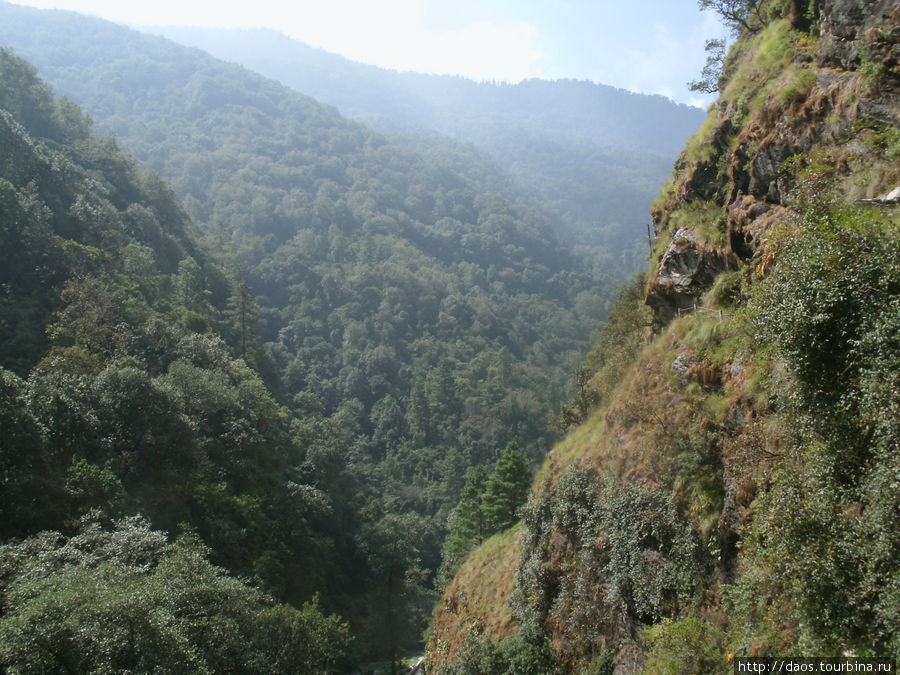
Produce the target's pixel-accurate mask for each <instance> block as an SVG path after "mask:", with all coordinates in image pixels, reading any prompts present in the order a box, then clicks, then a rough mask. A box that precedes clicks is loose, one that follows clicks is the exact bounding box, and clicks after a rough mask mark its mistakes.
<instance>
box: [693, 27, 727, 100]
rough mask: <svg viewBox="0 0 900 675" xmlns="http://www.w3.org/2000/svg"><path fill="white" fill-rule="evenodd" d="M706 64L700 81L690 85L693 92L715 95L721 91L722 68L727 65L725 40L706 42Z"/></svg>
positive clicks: (694, 81) (716, 39)
mask: <svg viewBox="0 0 900 675" xmlns="http://www.w3.org/2000/svg"><path fill="white" fill-rule="evenodd" d="M704 50H705V51H706V64H705V65H704V66H703V71H702V72H701V73H700V78H701V79H699V80H693V81H692V82H689V83H688V89H690V90H691V91H700V92H703V93H704V94H714V93H716V92H717V91H719V78H720V77H721V76H722V68H723V66H724V65H725V40H722V39H718V38H713V39H711V40H707V41H706V45H705V46H704Z"/></svg>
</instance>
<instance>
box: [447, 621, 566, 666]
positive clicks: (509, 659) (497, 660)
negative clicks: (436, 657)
mask: <svg viewBox="0 0 900 675" xmlns="http://www.w3.org/2000/svg"><path fill="white" fill-rule="evenodd" d="M435 672H436V673H437V674H438V675H494V673H499V674H501V675H551V674H552V673H557V672H561V671H560V669H559V666H558V664H557V663H556V662H555V660H554V657H553V649H552V647H551V646H550V644H549V642H548V641H547V637H546V636H545V635H544V633H543V632H542V631H541V630H540V628H538V627H537V626H534V625H533V624H525V625H523V626H522V627H521V628H520V629H519V630H518V631H517V632H516V633H515V634H513V635H511V636H509V637H507V638H504V639H502V640H492V639H491V638H487V637H486V638H479V637H478V636H477V635H474V634H472V633H470V634H469V638H468V641H467V643H466V645H465V646H464V647H463V649H462V651H461V653H460V655H459V658H458V659H457V660H456V661H454V662H453V663H451V664H446V663H439V664H438V667H437V670H436V671H435Z"/></svg>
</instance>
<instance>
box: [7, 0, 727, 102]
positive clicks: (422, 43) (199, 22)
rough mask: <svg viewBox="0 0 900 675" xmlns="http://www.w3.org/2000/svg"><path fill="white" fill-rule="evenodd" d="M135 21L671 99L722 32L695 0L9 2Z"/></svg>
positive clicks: (388, 62)
mask: <svg viewBox="0 0 900 675" xmlns="http://www.w3.org/2000/svg"><path fill="white" fill-rule="evenodd" d="M15 1H16V2H17V3H18V4H24V5H30V6H32V7H42V8H49V7H56V8H61V9H71V10H75V11H79V12H84V13H91V14H96V15H98V16H101V17H103V18H107V19H111V20H113V21H118V22H121V23H128V24H132V25H139V26H206V27H221V28H254V27H268V28H274V29H276V30H279V31H281V32H282V33H285V34H287V35H289V36H291V37H293V38H295V39H297V40H300V41H301V42H305V43H307V44H309V45H312V46H313V47H321V48H323V49H325V50H327V51H330V52H334V53H337V54H341V55H343V56H346V57H348V58H350V59H353V60H355V61H361V62H363V63H371V64H375V65H378V66H382V67H385V68H394V69H397V70H414V71H420V72H429V73H451V74H459V75H463V76H465V77H469V78H472V79H475V80H497V81H507V82H518V81H520V80H522V79H524V78H529V77H541V78H546V79H557V78H574V79H581V80H593V81H595V82H600V83H602V84H610V85H613V86H616V87H622V88H624V89H629V90H631V91H636V92H643V93H648V94H663V95H665V96H668V97H670V98H672V99H674V100H676V101H679V102H681V103H693V104H695V105H697V104H702V103H705V102H708V100H709V99H708V98H707V99H701V98H699V97H698V96H697V95H696V94H694V93H692V92H690V91H688V89H687V86H686V84H685V83H686V82H687V81H689V80H691V79H694V78H696V77H697V76H698V75H699V73H700V70H701V69H702V67H703V63H704V61H705V54H704V51H703V46H704V43H705V41H706V40H707V39H708V38H710V37H717V36H720V35H722V33H723V31H722V28H721V26H720V25H719V23H718V22H717V21H716V19H715V17H714V16H712V15H709V14H704V13H701V12H700V11H699V10H698V9H697V3H696V2H695V1H694V0H293V1H291V0H253V1H252V2H246V1H243V2H237V1H234V0H150V1H144V0H15Z"/></svg>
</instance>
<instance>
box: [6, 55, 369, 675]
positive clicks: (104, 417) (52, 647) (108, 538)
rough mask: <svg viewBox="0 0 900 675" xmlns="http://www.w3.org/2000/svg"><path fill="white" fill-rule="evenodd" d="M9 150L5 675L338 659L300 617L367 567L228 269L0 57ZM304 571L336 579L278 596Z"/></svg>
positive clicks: (84, 123) (63, 109) (25, 72)
mask: <svg viewBox="0 0 900 675" xmlns="http://www.w3.org/2000/svg"><path fill="white" fill-rule="evenodd" d="M0 140H2V148H3V151H2V157H0V225H2V229H0V233H2V239H0V242H2V252H3V256H4V265H3V267H2V269H0V292H2V298H0V302H2V305H0V310H2V313H0V339H2V348H0V539H2V542H3V545H0V667H2V668H3V669H4V672H11V673H14V672H59V671H61V670H66V671H69V672H89V671H91V672H95V671H98V670H113V671H121V670H139V671H150V670H154V669H156V668H162V669H166V670H171V671H179V670H183V669H186V668H188V669H190V670H192V671H194V672H211V671H225V670H229V671H234V670H241V671H246V672H274V671H289V670H307V671H319V672H322V671H328V670H330V669H331V668H332V667H335V666H337V665H339V664H342V663H346V662H347V659H348V656H349V654H350V651H349V645H350V641H349V631H348V627H347V626H346V624H344V623H343V622H342V621H341V620H340V619H338V618H336V617H326V616H325V615H324V614H323V613H322V611H321V610H320V609H319V608H318V606H317V605H316V604H315V603H314V602H313V603H311V604H304V602H305V601H307V600H310V599H311V591H312V590H322V591H323V592H324V591H327V590H328V589H329V587H330V586H331V587H336V586H337V584H338V583H340V584H341V585H343V584H344V583H346V582H345V581H344V580H343V579H340V578H339V577H340V575H341V570H344V571H345V573H346V571H347V569H348V566H347V565H346V564H343V563H342V562H341V557H340V556H339V555H338V554H339V552H340V549H341V548H345V549H349V550H359V545H358V544H356V543H351V540H349V539H344V540H338V541H335V540H334V539H332V537H333V536H334V535H332V533H331V532H332V530H333V529H334V526H333V525H331V524H330V523H329V520H328V518H326V514H327V515H328V516H332V514H333V512H335V511H337V512H338V513H340V508H341V507H340V504H341V501H339V500H338V499H336V497H337V496H339V495H340V496H341V497H343V494H344V493H345V492H346V489H345V487H344V486H341V487H340V488H338V487H336V486H335V487H332V488H331V489H329V487H328V486H327V485H326V484H325V482H324V481H321V480H316V479H315V477H314V476H313V475H312V474H311V473H309V471H314V468H313V467H314V466H321V465H322V464H324V462H321V461H320V462H318V463H317V462H316V460H315V459H314V457H313V456H312V455H313V454H314V453H312V452H311V451H310V449H309V444H308V443H302V442H301V441H300V440H299V437H300V434H301V430H302V429H303V428H306V427H309V426H311V425H314V424H315V420H311V419H308V418H304V417H301V416H299V415H295V414H294V413H292V412H291V411H290V410H288V409H286V408H282V407H281V406H279V405H278V404H277V403H276V402H275V400H274V399H273V398H272V396H271V394H270V393H269V392H268V391H267V390H266V388H265V386H264V384H263V383H262V381H261V380H260V378H259V376H258V375H257V374H256V373H255V372H254V371H253V370H252V369H251V368H249V367H248V366H247V364H246V363H245V361H243V360H241V359H239V358H236V356H235V354H236V352H237V351H238V346H239V344H240V343H239V338H238V336H237V335H236V333H235V331H234V328H235V326H236V325H237V322H236V319H237V318H238V315H237V313H236V312H235V311H234V308H236V307H237V306H238V305H237V304H236V302H237V300H238V299H239V298H240V295H241V286H240V284H239V283H238V282H237V280H236V279H235V278H234V277H232V276H230V275H229V274H228V272H227V266H228V260H227V258H225V257H221V256H212V255H210V254H209V253H208V252H206V251H204V250H203V247H202V246H200V245H199V244H198V242H197V238H196V232H195V227H194V226H193V224H192V223H191V221H190V219H189V218H188V217H187V215H186V214H185V213H184V210H183V209H182V208H181V207H180V206H179V205H178V204H177V202H176V201H175V200H174V198H173V196H172V194H171V191H170V190H169V188H168V187H166V186H165V184H164V183H163V182H162V181H161V180H160V179H159V178H158V177H157V176H155V175H153V174H150V173H146V172H143V171H140V170H139V169H137V168H136V165H135V162H134V160H133V159H131V158H130V157H128V156H126V155H124V154H123V153H122V152H121V151H120V150H119V149H118V147H117V146H116V143H115V141H114V140H112V139H111V138H108V137H105V138H101V137H96V136H93V135H92V134H91V129H90V122H89V120H88V119H87V118H86V117H85V116H84V115H83V113H81V111H80V110H79V109H78V108H77V107H76V106H75V105H73V104H72V103H71V102H68V101H65V100H60V101H54V99H53V97H52V95H51V92H50V89H49V87H47V86H46V85H45V84H44V83H43V82H41V81H40V80H39V79H38V78H37V77H36V75H35V72H34V69H33V68H32V67H31V66H29V65H27V64H26V63H24V62H22V61H21V60H19V59H17V58H16V57H14V56H12V55H11V54H10V53H9V52H7V51H5V50H0ZM209 279H211V280H213V283H210V282H209ZM233 301H234V302H233ZM301 465H309V468H308V469H307V473H306V474H302V473H301V472H300V469H299V467H300V466H301ZM332 504H335V506H334V507H332ZM359 527H360V525H358V524H357V525H356V526H355V527H353V526H352V525H351V529H350V530H349V531H347V532H346V534H345V536H347V537H352V536H354V531H355V532H356V534H359V532H360V530H359V529H358V528H359ZM338 534H340V532H338ZM204 542H205V543H204ZM301 542H302V543H301ZM328 556H333V557H334V558H335V559H336V560H335V561H334V562H333V563H332V564H330V565H328V566H327V567H323V566H321V563H322V562H323V561H324V559H327V557H328ZM210 560H213V561H214V562H215V563H217V564H218V565H225V566H227V567H228V568H229V569H230V570H231V571H232V572H236V573H240V574H242V575H246V576H248V577H249V576H250V575H254V574H259V575H260V576H261V577H263V578H267V579H268V580H269V584H268V588H270V589H271V590H272V591H273V592H276V593H278V594H279V595H280V596H282V597H283V598H287V599H290V600H292V601H293V602H295V604H296V607H297V608H299V609H294V608H293V607H291V606H289V605H282V604H277V603H276V602H275V600H274V598H273V597H272V595H271V594H270V593H269V592H265V591H263V590H261V589H258V588H255V587H254V586H252V585H250V584H247V583H243V582H240V581H238V580H237V579H236V578H234V577H232V576H229V575H228V574H227V573H226V571H225V570H224V569H222V568H220V567H217V566H215V565H213V564H212V563H211V562H210ZM312 560H316V561H317V565H319V566H320V567H318V569H319V570H320V574H322V575H324V574H334V575H335V576H336V577H338V578H335V579H333V580H332V581H331V582H330V583H329V582H328V581H327V580H322V579H316V578H315V577H313V576H312V575H311V574H308V575H306V576H305V579H306V580H305V584H306V585H307V587H306V588H303V587H296V584H295V587H294V588H292V589H291V592H290V593H287V592H284V591H285V590H286V589H285V588H279V586H278V585H277V584H276V583H274V582H276V581H277V579H278V578H279V574H283V573H284V567H283V566H284V565H287V564H301V565H303V564H311V561H312ZM279 569H280V570H281V571H280V572H278V571H277V570H279ZM358 571H359V569H356V570H355V572H356V573H358ZM339 602H340V598H338V597H334V595H333V594H332V597H331V604H332V605H334V604H339Z"/></svg>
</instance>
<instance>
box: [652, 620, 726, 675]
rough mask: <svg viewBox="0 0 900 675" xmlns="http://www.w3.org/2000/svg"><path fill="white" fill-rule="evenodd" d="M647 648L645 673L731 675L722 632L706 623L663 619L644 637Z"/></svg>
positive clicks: (662, 674)
mask: <svg viewBox="0 0 900 675" xmlns="http://www.w3.org/2000/svg"><path fill="white" fill-rule="evenodd" d="M642 638H643V641H644V643H645V645H646V658H645V661H644V671H643V672H645V673H655V674H656V675H679V674H680V673H709V674H710V675H712V674H713V673H722V674H725V673H730V672H732V669H733V666H731V665H730V664H728V663H726V662H725V658H724V656H723V653H722V640H723V634H722V631H721V630H720V629H718V628H716V627H714V626H711V625H710V624H709V623H707V622H706V621H704V620H703V619H701V618H699V617H696V616H693V615H688V616H686V617H684V618H683V619H677V620H676V619H663V620H662V621H661V622H660V623H658V624H655V625H653V626H649V627H647V628H645V629H644V631H643V633H642Z"/></svg>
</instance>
